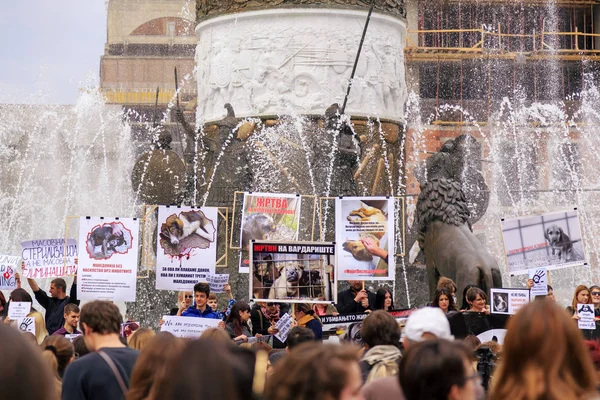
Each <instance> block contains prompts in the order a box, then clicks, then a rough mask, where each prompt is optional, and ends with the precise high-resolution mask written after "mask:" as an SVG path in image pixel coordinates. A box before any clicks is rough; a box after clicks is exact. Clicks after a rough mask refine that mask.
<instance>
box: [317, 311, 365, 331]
mask: <svg viewBox="0 0 600 400" xmlns="http://www.w3.org/2000/svg"><path fill="white" fill-rule="evenodd" d="M368 316H369V314H367V313H360V314H344V315H335V316H334V315H324V316H322V317H319V319H320V320H321V323H322V324H323V331H329V330H337V329H339V328H348V327H349V326H350V324H353V323H355V322H360V321H363V320H364V319H365V318H367V317H368Z"/></svg>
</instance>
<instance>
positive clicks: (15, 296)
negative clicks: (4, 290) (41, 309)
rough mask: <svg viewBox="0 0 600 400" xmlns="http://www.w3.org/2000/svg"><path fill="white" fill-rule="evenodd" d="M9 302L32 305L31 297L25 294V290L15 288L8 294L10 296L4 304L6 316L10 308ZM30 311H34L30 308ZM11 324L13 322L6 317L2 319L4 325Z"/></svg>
mask: <svg viewBox="0 0 600 400" xmlns="http://www.w3.org/2000/svg"><path fill="white" fill-rule="evenodd" d="M11 301H14V302H26V303H32V304H33V299H32V298H31V295H30V294H29V293H27V291H26V290H25V289H21V288H16V289H15V290H13V291H12V292H10V295H9V296H8V302H7V303H6V315H8V309H9V307H10V303H11ZM31 311H36V309H35V308H33V307H31ZM13 322H15V321H12V320H11V319H10V318H8V316H7V317H5V318H4V323H5V324H7V325H10V324H12V323H13Z"/></svg>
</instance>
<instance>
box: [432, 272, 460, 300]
mask: <svg viewBox="0 0 600 400" xmlns="http://www.w3.org/2000/svg"><path fill="white" fill-rule="evenodd" d="M436 289H446V290H447V291H448V292H449V293H450V295H451V296H452V297H454V303H456V283H454V281H453V280H452V279H450V278H446V277H445V276H441V277H440V279H438V282H437V287H436ZM465 293H466V291H465Z"/></svg>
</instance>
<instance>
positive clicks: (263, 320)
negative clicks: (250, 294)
mask: <svg viewBox="0 0 600 400" xmlns="http://www.w3.org/2000/svg"><path fill="white" fill-rule="evenodd" d="M283 314H284V312H283V311H282V310H281V309H280V306H279V304H277V303H270V302H269V303H263V302H260V303H256V304H254V306H253V307H252V310H251V311H250V320H251V321H252V335H254V336H256V335H257V334H260V335H263V336H264V335H273V348H274V349H284V348H285V343H282V342H281V341H280V340H279V339H277V338H276V337H275V336H274V335H275V334H276V333H277V332H279V330H278V329H277V328H276V327H275V323H276V322H277V321H279V318H281V316H282V315H283Z"/></svg>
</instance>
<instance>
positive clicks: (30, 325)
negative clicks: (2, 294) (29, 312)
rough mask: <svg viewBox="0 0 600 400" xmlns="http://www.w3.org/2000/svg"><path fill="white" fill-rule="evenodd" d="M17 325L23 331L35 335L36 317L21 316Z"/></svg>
mask: <svg viewBox="0 0 600 400" xmlns="http://www.w3.org/2000/svg"><path fill="white" fill-rule="evenodd" d="M16 326H17V328H18V329H19V330H20V331H21V332H30V333H33V334H34V335H35V318H34V317H25V318H19V319H18V320H17V325H16Z"/></svg>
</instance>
